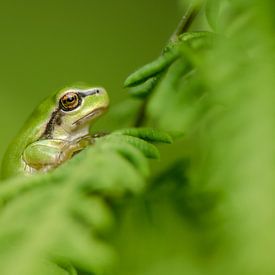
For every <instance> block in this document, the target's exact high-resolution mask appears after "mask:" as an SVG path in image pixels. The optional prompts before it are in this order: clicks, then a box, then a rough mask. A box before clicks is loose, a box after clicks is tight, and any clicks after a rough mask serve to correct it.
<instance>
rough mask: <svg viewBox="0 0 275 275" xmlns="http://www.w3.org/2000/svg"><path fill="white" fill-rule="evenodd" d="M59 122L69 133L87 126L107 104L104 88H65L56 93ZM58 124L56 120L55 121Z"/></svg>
mask: <svg viewBox="0 0 275 275" xmlns="http://www.w3.org/2000/svg"><path fill="white" fill-rule="evenodd" d="M56 102H57V104H58V106H59V107H58V112H59V117H60V118H59V119H60V121H59V123H60V124H61V126H62V128H63V129H64V130H65V131H66V132H67V133H71V132H74V131H77V130H78V129H83V128H84V127H88V126H89V125H90V124H91V123H92V122H93V121H95V120H96V118H98V117H99V116H100V115H102V114H103V113H105V112H106V110H107V108H108V106H109V97H108V94H107V92H106V91H105V89H104V88H98V87H96V88H86V89H79V88H67V89H65V90H62V91H60V92H59V93H57V95H56ZM56 123H57V124H58V121H56Z"/></svg>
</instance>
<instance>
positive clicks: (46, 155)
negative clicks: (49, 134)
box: [22, 139, 88, 171]
mask: <svg viewBox="0 0 275 275" xmlns="http://www.w3.org/2000/svg"><path fill="white" fill-rule="evenodd" d="M87 145H88V142H83V141H81V140H78V141H77V142H68V141H64V140H55V139H51V140H47V139H45V140H39V141H36V142H34V143H32V144H30V145H29V146H27V148H26V149H25V150H24V153H23V156H22V157H23V161H24V162H25V163H26V170H29V171H33V170H35V171H49V170H51V169H53V168H55V167H57V166H58V165H60V164H61V163H63V162H65V161H66V160H68V159H70V158H71V157H72V156H73V155H74V154H75V153H76V152H78V151H81V150H82V149H83V148H84V147H86V146H87Z"/></svg>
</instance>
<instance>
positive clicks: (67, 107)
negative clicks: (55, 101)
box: [59, 92, 81, 112]
mask: <svg viewBox="0 0 275 275" xmlns="http://www.w3.org/2000/svg"><path fill="white" fill-rule="evenodd" d="M80 104H81V98H80V97H79V95H78V94H77V93H73V92H70V93H67V94H65V95H63V96H62V98H61V99H60V101H59V105H60V107H61V109H62V110H63V111H65V112H68V111H72V110H74V109H76V108H77V107H78V106H79V105H80Z"/></svg>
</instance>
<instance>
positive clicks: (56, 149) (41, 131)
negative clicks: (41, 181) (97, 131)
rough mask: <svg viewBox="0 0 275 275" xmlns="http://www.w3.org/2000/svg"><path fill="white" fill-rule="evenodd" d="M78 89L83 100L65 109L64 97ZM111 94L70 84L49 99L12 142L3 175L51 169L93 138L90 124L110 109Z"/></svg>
mask: <svg viewBox="0 0 275 275" xmlns="http://www.w3.org/2000/svg"><path fill="white" fill-rule="evenodd" d="M70 92H73V93H77V94H78V96H79V99H80V101H79V102H81V103H80V104H79V106H77V107H76V108H75V109H73V110H70V111H64V110H63V109H62V108H61V106H60V99H61V98H62V97H63V96H64V95H66V94H67V93H70ZM108 105H109V97H108V94H107V92H106V91H105V90H104V89H103V88H85V89H80V88H76V87H71V88H66V89H63V90H61V91H59V92H57V93H55V94H54V95H53V96H50V97H48V98H47V99H45V100H44V101H43V102H42V103H41V104H40V105H39V106H38V107H37V108H36V109H35V110H34V112H33V113H32V115H31V116H30V118H29V119H28V120H27V122H26V123H25V125H24V127H23V129H22V130H21V131H20V132H19V134H18V135H17V137H16V138H15V140H14V141H13V142H12V144H11V145H10V146H9V148H8V150H7V152H6V154H5V156H4V160H3V163H2V169H1V178H2V179H6V178H9V177H12V176H16V175H22V174H24V175H30V174H35V173H38V172H47V171H50V170H52V169H54V168H55V167H57V166H59V165H60V164H62V163H64V162H65V161H66V160H68V159H70V158H71V157H72V156H73V155H74V154H76V153H77V152H79V151H81V150H83V149H84V148H85V147H87V146H88V145H89V144H91V143H92V142H93V138H92V136H91V135H90V134H89V128H90V125H91V123H92V122H94V121H95V120H96V119H97V118H98V117H99V116H101V115H102V114H103V113H105V111H106V110H107V108H108Z"/></svg>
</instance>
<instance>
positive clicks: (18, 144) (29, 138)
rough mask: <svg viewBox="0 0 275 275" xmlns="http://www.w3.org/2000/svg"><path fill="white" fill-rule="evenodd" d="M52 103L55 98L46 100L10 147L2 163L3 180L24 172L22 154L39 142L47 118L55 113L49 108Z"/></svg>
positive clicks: (34, 112) (31, 116)
mask: <svg viewBox="0 0 275 275" xmlns="http://www.w3.org/2000/svg"><path fill="white" fill-rule="evenodd" d="M52 102H53V98H51V97H50V98H48V99H46V100H44V101H43V102H42V103H41V104H40V105H39V106H38V107H37V108H36V109H35V110H34V111H33V113H32V114H31V115H30V117H29V118H28V120H27V121H26V122H25V124H24V126H23V128H22V129H21V131H20V132H19V133H18V134H17V136H16V137H15V139H14V140H13V141H12V143H11V144H10V145H9V147H8V149H7V151H6V153H5V155H4V158H3V161H2V167H1V178H2V179H6V178H8V177H11V176H14V175H16V174H21V173H23V172H24V168H25V163H24V161H23V160H22V154H23V152H24V150H25V148H26V147H27V146H28V145H29V144H31V143H33V142H35V141H37V140H39V138H40V137H41V136H42V135H43V132H44V131H45V128H46V125H47V123H48V120H49V119H47V118H50V117H51V113H52V112H53V109H52V108H49V106H53V105H54V104H51V103H52Z"/></svg>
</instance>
